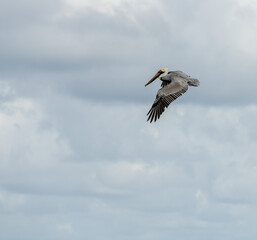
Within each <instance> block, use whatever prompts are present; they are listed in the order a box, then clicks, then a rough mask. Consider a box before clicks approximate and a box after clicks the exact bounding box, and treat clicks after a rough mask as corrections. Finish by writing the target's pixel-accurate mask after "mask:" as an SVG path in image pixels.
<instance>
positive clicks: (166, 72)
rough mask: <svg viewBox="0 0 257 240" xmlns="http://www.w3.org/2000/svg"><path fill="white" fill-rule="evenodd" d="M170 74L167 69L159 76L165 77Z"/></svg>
mask: <svg viewBox="0 0 257 240" xmlns="http://www.w3.org/2000/svg"><path fill="white" fill-rule="evenodd" d="M167 74H168V71H165V72H164V73H162V74H161V75H160V76H159V77H158V78H159V79H161V78H162V77H165V76H166V75H167Z"/></svg>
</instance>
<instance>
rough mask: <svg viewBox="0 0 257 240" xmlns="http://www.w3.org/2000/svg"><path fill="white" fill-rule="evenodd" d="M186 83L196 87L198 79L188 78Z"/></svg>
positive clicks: (198, 83) (198, 82)
mask: <svg viewBox="0 0 257 240" xmlns="http://www.w3.org/2000/svg"><path fill="white" fill-rule="evenodd" d="M188 85H189V86H194V87H198V86H199V85H200V81H199V80H198V79H196V78H190V79H189V81H188Z"/></svg>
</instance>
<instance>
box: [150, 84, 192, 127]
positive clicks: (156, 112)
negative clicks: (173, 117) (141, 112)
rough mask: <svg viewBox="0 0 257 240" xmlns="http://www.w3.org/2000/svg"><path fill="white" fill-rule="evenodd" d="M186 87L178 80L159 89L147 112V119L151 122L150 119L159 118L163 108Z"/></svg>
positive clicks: (184, 90) (183, 91)
mask: <svg viewBox="0 0 257 240" xmlns="http://www.w3.org/2000/svg"><path fill="white" fill-rule="evenodd" d="M187 89H188V85H187V84H182V83H179V82H173V83H170V84H169V85H167V86H165V87H163V88H162V89H160V90H159V91H158V93H157V96H156V99H155V101H154V103H153V105H152V107H151V109H150V110H149V112H148V113H147V115H148V119H147V121H150V123H151V122H152V121H156V120H157V119H159V118H160V116H161V114H162V113H163V112H164V110H165V108H167V107H168V106H169V105H170V104H171V103H172V102H173V101H174V100H176V99H177V98H178V97H180V96H181V95H182V94H183V93H185V92H186V91H187Z"/></svg>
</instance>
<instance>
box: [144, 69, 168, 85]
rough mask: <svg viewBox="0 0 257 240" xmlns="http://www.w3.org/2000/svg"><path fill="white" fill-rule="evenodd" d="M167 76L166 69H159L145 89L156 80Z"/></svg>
mask: <svg viewBox="0 0 257 240" xmlns="http://www.w3.org/2000/svg"><path fill="white" fill-rule="evenodd" d="M167 74H168V68H161V69H160V70H159V71H158V72H157V73H156V74H155V75H154V77H153V78H152V79H151V80H150V81H149V82H148V83H147V84H146V85H145V87H146V86H147V85H148V84H150V83H151V82H153V81H154V80H155V79H156V78H159V79H160V78H162V77H164V76H166V75H167Z"/></svg>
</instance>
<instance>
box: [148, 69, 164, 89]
mask: <svg viewBox="0 0 257 240" xmlns="http://www.w3.org/2000/svg"><path fill="white" fill-rule="evenodd" d="M161 74H162V72H160V71H159V72H157V73H156V74H155V75H154V77H153V78H152V79H151V80H150V81H149V82H148V83H147V84H146V85H145V87H146V86H147V85H148V84H150V83H151V82H153V81H154V80H155V79H156V78H158V77H159V76H160V75H161Z"/></svg>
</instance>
